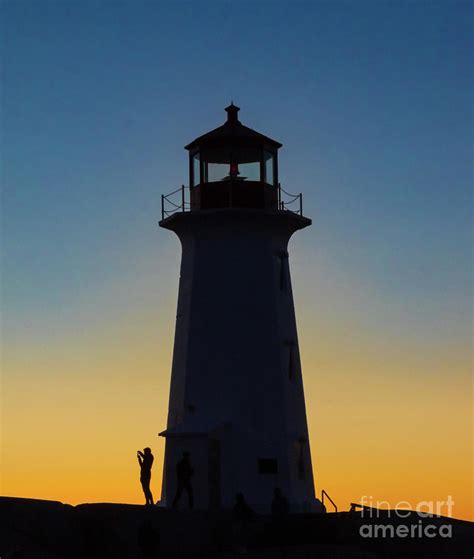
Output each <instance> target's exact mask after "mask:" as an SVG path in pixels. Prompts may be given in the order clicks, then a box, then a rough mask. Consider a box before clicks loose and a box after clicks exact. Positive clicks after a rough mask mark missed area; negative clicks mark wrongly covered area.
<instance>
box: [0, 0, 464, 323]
mask: <svg viewBox="0 0 474 559" xmlns="http://www.w3.org/2000/svg"><path fill="white" fill-rule="evenodd" d="M2 10H3V18H2V19H3V33H2V34H3V47H2V50H3V52H4V60H3V78H4V88H3V101H2V103H3V154H4V155H3V181H4V189H3V228H4V229H3V232H4V303H5V304H6V309H7V318H8V317H9V316H10V313H12V316H13V314H14V313H16V312H19V313H23V312H30V311H31V310H32V309H35V308H36V307H37V305H40V307H43V306H48V305H49V304H51V305H56V304H58V303H61V302H66V301H67V302H68V304H71V303H73V302H74V299H75V297H77V296H78V294H79V293H82V292H83V291H84V290H86V291H87V290H89V289H92V290H94V288H97V287H98V286H99V284H102V283H103V282H105V283H107V282H108V281H110V279H111V277H115V276H117V275H120V274H121V273H125V269H126V268H127V267H128V266H129V264H130V263H129V261H128V259H129V258H131V259H132V262H133V257H134V255H136V254H137V252H144V253H146V252H147V251H149V253H150V257H153V256H156V254H154V252H153V251H154V250H156V247H157V245H160V243H163V242H166V241H165V235H163V233H160V232H159V231H158V230H157V228H156V221H157V219H158V217H159V201H160V194H161V192H166V191H169V190H172V189H174V188H175V187H176V186H177V185H179V184H181V183H183V182H184V183H186V182H187V176H186V175H187V167H186V159H185V152H184V150H183V149H182V146H183V145H184V144H185V143H187V142H188V141H190V140H191V139H192V138H194V137H195V136H197V135H199V134H201V133H203V132H205V131H207V130H209V129H211V128H213V127H215V126H217V125H219V124H220V123H221V122H222V121H223V120H224V116H225V115H224V113H223V108H224V106H226V105H227V104H228V103H229V101H230V100H231V99H234V100H235V102H236V103H238V104H239V105H240V106H241V108H242V111H241V119H242V121H243V122H244V123H246V124H248V125H249V126H251V127H254V128H256V129H257V130H260V131H262V132H264V133H266V134H268V135H270V136H272V137H275V138H276V139H278V140H280V141H282V142H283V144H284V148H283V150H282V153H281V163H280V177H281V180H282V184H283V185H284V187H285V188H286V189H287V190H290V191H296V192H297V191H303V192H304V197H305V198H304V199H305V210H306V213H307V215H309V216H311V217H313V218H314V220H315V226H314V227H313V228H312V230H311V232H309V231H308V232H305V236H304V238H303V240H302V241H301V242H302V243H303V246H305V244H306V245H313V243H318V244H320V245H324V246H325V248H326V250H327V251H328V252H330V251H333V255H334V257H335V258H339V259H341V260H343V261H344V265H345V266H346V267H347V268H348V269H349V270H350V269H355V271H357V273H362V274H367V276H369V277H372V278H375V279H376V282H377V284H380V286H381V289H382V290H387V291H388V292H400V296H402V297H408V298H411V297H413V298H414V299H418V298H420V297H421V298H425V297H428V298H432V299H433V305H435V306H436V305H437V304H438V303H439V301H438V299H439V298H440V297H442V298H446V297H447V298H448V299H450V300H451V301H452V304H453V305H456V308H459V309H460V311H462V309H463V308H465V305H467V304H469V301H470V295H471V293H470V288H471V287H470V282H471V276H470V272H471V261H470V257H469V250H470V244H471V217H472V216H471V190H470V187H471V181H472V167H471V155H472V105H471V99H472V65H471V63H472V53H471V49H472V42H471V40H472V37H471V33H472V29H471V22H472V19H471V16H472V10H471V7H470V6H469V4H466V3H453V2H441V3H432V2H428V3H421V2H420V3H417V2H396V3H382V2H358V3H354V2H349V3H317V2H310V3H303V2H286V3H279V2H271V3H270V2H257V3H245V2H199V3H198V2H189V3H188V2H174V3H164V2H156V3H142V2H128V3H127V2H125V3H100V2H78V3H75V2H63V3H59V2H41V3H39V2H21V3H13V2H6V3H4V4H3V8H2ZM127 262H128V264H127Z"/></svg>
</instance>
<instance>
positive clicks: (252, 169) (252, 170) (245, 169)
mask: <svg viewBox="0 0 474 559" xmlns="http://www.w3.org/2000/svg"><path fill="white" fill-rule="evenodd" d="M238 169H239V174H238V175H237V178H238V179H241V180H248V181H260V161H255V162H252V163H240V164H239V167H238Z"/></svg>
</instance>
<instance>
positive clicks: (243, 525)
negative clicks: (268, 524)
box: [232, 493, 255, 553]
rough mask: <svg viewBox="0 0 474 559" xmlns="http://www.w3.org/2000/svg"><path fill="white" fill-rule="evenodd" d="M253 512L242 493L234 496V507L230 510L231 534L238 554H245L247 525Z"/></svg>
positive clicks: (253, 515)
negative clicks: (232, 533)
mask: <svg viewBox="0 0 474 559" xmlns="http://www.w3.org/2000/svg"><path fill="white" fill-rule="evenodd" d="M254 517H255V512H254V511H253V510H252V509H251V508H250V507H249V505H248V504H247V503H246V501H245V498H244V495H243V493H237V495H236V496H235V505H234V508H233V509H232V524H233V532H234V536H235V540H236V544H237V548H238V551H239V552H243V553H245V551H246V547H247V540H248V537H249V525H250V523H251V521H252V520H253V518H254Z"/></svg>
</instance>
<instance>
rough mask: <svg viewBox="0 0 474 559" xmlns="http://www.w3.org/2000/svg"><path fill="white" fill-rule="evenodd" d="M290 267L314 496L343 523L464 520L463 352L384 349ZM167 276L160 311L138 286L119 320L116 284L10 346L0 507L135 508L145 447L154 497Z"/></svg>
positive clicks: (382, 337) (405, 344) (461, 346)
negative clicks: (335, 509)
mask: <svg viewBox="0 0 474 559" xmlns="http://www.w3.org/2000/svg"><path fill="white" fill-rule="evenodd" d="M298 262H299V260H298V259H297V261H296V264H297V265H296V273H294V276H295V277H296V279H295V278H294V289H295V298H296V303H297V313H298V324H299V335H300V347H301V354H302V362H303V376H304V383H305V396H306V406H307V415H308V422H309V431H310V437H311V450H312V458H313V466H314V475H315V484H316V488H317V493H318V496H319V495H320V491H321V489H325V490H326V491H327V492H328V493H329V494H330V496H331V497H332V498H333V500H334V501H335V502H336V503H337V504H338V506H339V508H340V510H347V509H348V507H349V504H350V503H351V502H360V501H361V499H362V498H363V496H366V497H367V498H372V500H373V502H375V501H377V500H378V501H385V502H387V503H388V506H391V507H394V506H395V505H396V504H397V503H399V502H400V501H408V502H409V503H410V504H411V505H412V506H416V504H417V502H419V501H445V500H446V499H447V498H448V496H449V495H451V496H452V498H453V499H454V502H455V505H454V510H453V516H454V517H456V518H463V519H470V518H472V512H473V511H472V502H471V495H472V480H471V475H472V468H471V465H472V462H471V438H470V432H469V428H467V427H466V426H467V425H470V423H469V422H470V413H471V393H470V377H469V375H470V367H471V362H470V355H469V351H467V347H468V346H467V342H462V340H461V341H460V342H459V343H456V341H455V340H454V341H453V340H451V341H446V343H444V345H443V346H436V345H434V342H433V340H423V339H416V336H414V335H412V334H410V333H409V332H408V333H407V332H400V333H399V337H398V338H397V337H396V336H394V335H393V334H390V340H388V338H387V335H386V333H385V332H383V331H380V330H377V329H372V330H371V328H370V325H367V324H365V325H364V324H363V323H362V322H361V320H360V317H358V316H357V313H355V312H349V311H348V312H347V313H346V314H343V312H342V310H341V308H343V306H344V304H345V305H347V308H355V305H354V301H353V300H352V299H351V298H352V297H353V294H351V293H343V294H342V297H343V298H344V301H342V302H341V300H339V301H336V300H335V293H331V288H329V287H328V285H325V283H324V281H323V279H324V278H319V279H318V281H321V290H322V291H324V292H325V296H324V297H321V298H317V297H315V296H314V295H313V297H312V298H311V300H310V297H311V295H310V291H311V289H310V287H309V286H306V285H305V282H304V280H303V279H302V275H301V274H300V273H299V271H298ZM300 265H301V267H302V266H303V262H302V261H301V262H300ZM155 272H156V273H155V274H154V275H152V277H155V278H156V277H157V275H158V276H159V274H160V272H159V271H158V270H155ZM307 273H308V272H307ZM173 275H175V276H176V279H177V274H176V268H173V271H167V272H166V281H167V282H168V283H167V285H168V287H167V295H168V296H167V298H166V300H163V299H160V300H158V298H157V297H156V296H155V295H154V287H153V285H151V284H150V285H149V286H148V287H147V290H145V291H148V293H149V294H150V297H148V298H146V297H145V298H144V300H143V301H142V302H141V303H140V304H134V305H133V309H130V308H129V309H127V308H119V307H118V305H117V302H118V301H121V300H123V295H124V293H126V291H127V289H128V287H129V286H128V283H127V282H125V283H126V284H127V285H122V286H119V287H118V288H117V289H116V290H112V292H109V293H107V296H102V295H99V296H98V300H97V301H92V302H90V305H89V307H88V306H87V305H85V306H84V305H83V306H82V314H78V315H76V320H75V321H74V320H71V321H68V327H67V328H63V329H61V328H60V327H59V326H58V324H57V323H56V322H55V320H56V319H55V317H44V319H43V320H44V322H41V321H40V322H39V323H38V324H36V325H33V326H31V328H32V330H33V333H34V334H32V335H31V337H28V336H27V335H22V336H21V337H20V336H19V337H18V339H12V340H11V342H10V343H9V345H8V350H7V351H6V352H5V355H4V359H3V361H4V367H3V370H4V374H3V402H4V405H3V436H2V451H3V452H2V454H3V459H2V473H3V476H2V494H3V495H11V496H18V497H31V498H40V499H51V500H59V501H63V502H67V503H71V504H78V503H83V502H127V503H142V502H143V495H142V492H141V487H140V483H139V471H138V464H137V461H136V450H137V449H138V448H143V447H145V446H150V447H151V448H152V450H153V453H154V456H155V462H154V470H153V477H152V491H153V495H154V498H155V499H156V500H157V499H158V498H159V496H160V492H161V468H162V464H163V450H164V441H163V439H161V438H160V437H158V433H159V432H160V431H161V430H162V429H164V427H165V426H166V416H167V405H168V390H169V379H170V369H171V358H172V347H173V335H174V323H173V317H174V312H175V301H176V298H175V297H176V290H177V287H176V285H175V284H174V283H173V281H172V278H173ZM135 287H136V286H135ZM333 296H334V297H333ZM357 296H358V297H360V296H361V294H360V293H358V294H357ZM328 297H329V298H330V300H331V299H332V301H334V303H333V307H331V305H330V303H329V302H328V301H327V299H328ZM111 300H113V301H115V303H116V304H115V305H114V306H112V305H111V304H110V301H111ZM303 301H305V302H306V301H308V304H306V303H305V305H300V303H302V302H303ZM101 305H102V306H101ZM376 311H377V312H380V309H375V311H374V312H376ZM73 314H74V313H72V312H71V316H72V315H73ZM315 317H316V318H315ZM91 324H93V326H92V327H91V326H90V325H91ZM430 344H431V345H430ZM430 348H431V349H430ZM32 379H35V380H34V381H33V380H32ZM384 508H386V507H384Z"/></svg>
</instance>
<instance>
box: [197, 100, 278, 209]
mask: <svg viewBox="0 0 474 559" xmlns="http://www.w3.org/2000/svg"><path fill="white" fill-rule="evenodd" d="M225 110H226V112H227V121H226V122H225V123H224V124H223V125H222V126H219V127H218V128H216V129H214V130H212V131H211V132H208V133H207V134H204V135H203V136H200V137H199V138H196V139H195V140H194V141H193V142H191V143H190V144H188V145H187V146H186V149H187V150H188V151H189V185H190V195H191V196H190V198H191V211H192V210H200V209H215V208H253V209H267V210H272V209H275V210H276V209H278V149H279V148H280V147H281V145H282V144H280V143H279V142H276V141H275V140H272V139H271V138H268V137H267V136H264V135H263V134H260V133H259V132H256V131H255V130H252V129H251V128H248V127H247V126H244V125H243V124H242V123H241V122H240V121H239V119H238V112H239V110H240V109H239V107H236V106H235V105H234V104H233V103H231V104H230V105H229V106H228V107H227V108H226V109H225Z"/></svg>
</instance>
